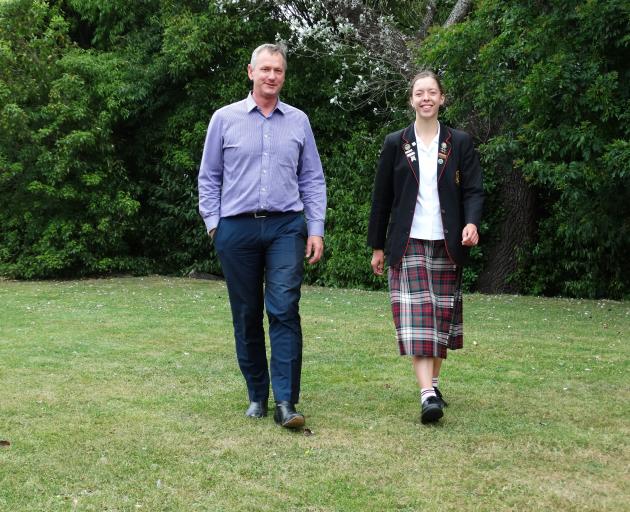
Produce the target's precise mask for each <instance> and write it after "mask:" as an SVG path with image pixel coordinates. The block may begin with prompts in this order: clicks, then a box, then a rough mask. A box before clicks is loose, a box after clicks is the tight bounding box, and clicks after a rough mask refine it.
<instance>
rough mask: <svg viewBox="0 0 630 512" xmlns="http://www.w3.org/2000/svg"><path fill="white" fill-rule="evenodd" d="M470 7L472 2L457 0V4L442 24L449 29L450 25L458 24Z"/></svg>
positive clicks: (470, 0) (469, 0)
mask: <svg viewBox="0 0 630 512" xmlns="http://www.w3.org/2000/svg"><path fill="white" fill-rule="evenodd" d="M471 5H472V0H457V3H456V4H455V6H454V7H453V10H452V11H451V14H449V16H448V19H447V20H446V22H445V23H444V26H445V27H450V26H451V25H455V23H459V22H460V21H461V20H462V19H463V18H464V16H466V14H468V11H469V10H470V7H471Z"/></svg>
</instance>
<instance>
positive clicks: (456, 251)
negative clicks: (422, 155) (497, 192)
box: [368, 123, 484, 266]
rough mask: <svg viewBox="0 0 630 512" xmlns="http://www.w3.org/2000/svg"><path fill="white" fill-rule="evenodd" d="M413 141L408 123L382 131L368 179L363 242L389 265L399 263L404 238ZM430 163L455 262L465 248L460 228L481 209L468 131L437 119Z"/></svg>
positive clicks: (414, 185) (410, 209) (475, 220)
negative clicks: (371, 185) (369, 196)
mask: <svg viewBox="0 0 630 512" xmlns="http://www.w3.org/2000/svg"><path fill="white" fill-rule="evenodd" d="M415 142H416V135H415V130H414V125H413V124H411V125H410V126H408V127H407V128H404V129H403V130H399V131H397V132H393V133H390V134H389V135H387V136H386V137H385V142H384V144H383V148H382V149H381V155H380V158H379V162H378V169H377V171H376V178H375V180H374V191H373V194H372V211H371V213H370V222H369V226H368V246H370V247H371V248H372V249H384V251H385V255H386V258H387V264H388V265H389V266H395V265H398V264H399V263H400V261H401V260H402V257H403V256H404V254H405V251H406V249H407V245H408V243H409V233H410V232H411V223H412V222H413V214H414V211H415V208H416V199H417V196H418V188H419V184H420V183H419V176H420V172H419V168H418V160H417V157H416V152H415V145H414V143H415ZM411 149H413V151H411ZM436 167H437V174H438V195H439V198H440V211H441V212H442V225H443V228H444V240H445V241H446V249H447V252H448V255H449V258H450V260H451V261H452V262H453V263H454V264H456V265H460V266H461V265H464V264H465V263H466V261H467V259H468V256H469V253H470V248H469V247H464V246H463V245H462V230H463V229H464V226H465V225H466V224H475V225H476V226H477V229H479V223H480V221H481V212H482V209H483V196H484V194H483V182H482V173H481V166H480V165H479V157H478V155H477V153H476V151H475V149H474V147H473V141H472V137H471V136H470V135H469V134H468V133H466V132H463V131H460V130H455V129H453V128H449V127H448V126H446V125H444V124H442V123H440V140H439V143H438V161H437V163H436Z"/></svg>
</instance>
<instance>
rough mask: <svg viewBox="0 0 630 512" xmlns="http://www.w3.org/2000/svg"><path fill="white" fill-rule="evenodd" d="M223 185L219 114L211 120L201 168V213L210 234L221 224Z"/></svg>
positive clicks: (221, 139)
mask: <svg viewBox="0 0 630 512" xmlns="http://www.w3.org/2000/svg"><path fill="white" fill-rule="evenodd" d="M222 183H223V123H222V121H221V117H220V115H218V113H217V112H215V114H214V115H213V116H212V119H210V125H209V126H208V132H207V134H206V141H205V143H204V147H203V155H202V157H201V165H200V166H199V177H198V187H199V213H200V214H201V217H202V218H203V221H204V223H205V225H206V231H207V232H210V231H211V230H212V229H214V228H216V227H217V225H218V224H219V217H220V213H221V185H222Z"/></svg>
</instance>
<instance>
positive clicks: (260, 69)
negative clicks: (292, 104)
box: [247, 50, 284, 99]
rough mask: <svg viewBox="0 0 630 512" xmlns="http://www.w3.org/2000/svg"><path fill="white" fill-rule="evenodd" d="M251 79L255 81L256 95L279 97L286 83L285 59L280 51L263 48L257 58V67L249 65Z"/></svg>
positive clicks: (265, 97) (259, 96) (258, 96)
mask: <svg viewBox="0 0 630 512" xmlns="http://www.w3.org/2000/svg"><path fill="white" fill-rule="evenodd" d="M247 74H248V75H249V79H250V80H252V81H253V82H254V96H255V97H257V98H261V99H263V98H264V99H273V98H278V95H279V94H280V89H282V85H283V84H284V59H283V58H282V55H281V54H280V53H270V52H268V51H267V50H263V51H262V52H260V53H259V54H258V57H257V58H256V67H255V68H253V67H252V65H251V64H248V65H247Z"/></svg>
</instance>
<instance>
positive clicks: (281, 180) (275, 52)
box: [199, 44, 326, 428]
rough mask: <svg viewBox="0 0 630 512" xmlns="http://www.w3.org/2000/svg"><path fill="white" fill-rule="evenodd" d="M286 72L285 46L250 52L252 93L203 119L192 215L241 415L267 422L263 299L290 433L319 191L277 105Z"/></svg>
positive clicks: (300, 140) (322, 196)
mask: <svg viewBox="0 0 630 512" xmlns="http://www.w3.org/2000/svg"><path fill="white" fill-rule="evenodd" d="M285 72H286V54H285V50H284V47H282V46H278V45H272V44H263V45H261V46H259V47H258V48H256V49H255V50H254V52H253V53H252V58H251V62H250V64H249V65H248V66H247V73H248V75H249V78H250V80H252V82H253V88H252V92H251V93H250V94H249V95H248V97H247V98H246V99H244V100H242V101H239V102H237V103H233V104H231V105H227V106H225V107H223V108H221V109H219V110H217V111H216V112H215V113H214V115H213V116H212V119H211V120H210V125H209V127H208V133H207V135H206V141H205V146H204V150H203V157H202V159H201V167H200V170H199V212H200V213H201V216H202V217H203V220H204V222H205V225H206V230H207V231H208V234H209V235H210V237H211V238H212V239H213V241H214V246H215V249H216V251H217V254H218V256H219V260H220V262H221V267H222V269H223V273H224V275H225V278H226V282H227V287H228V293H229V296H230V305H231V308H232V320H233V324H234V338H235V340H236V355H237V359H238V363H239V366H240V369H241V372H242V373H243V376H244V377H245V382H246V383H247V391H248V394H249V402H250V403H249V407H248V409H247V411H246V412H245V414H246V415H247V416H249V417H252V418H262V417H264V416H266V415H267V402H268V398H269V380H270V379H269V369H268V366H267V356H266V352H265V333H264V330H263V300H264V307H266V309H267V316H268V318H269V338H270V342H271V361H270V371H271V386H272V390H273V395H274V398H275V403H276V406H275V412H274V420H275V421H276V423H278V424H280V425H282V426H283V427H287V428H297V427H301V426H303V425H304V416H303V415H302V414H300V413H299V412H297V411H296V410H295V405H296V404H297V403H298V401H299V394H300V376H301V367H302V330H301V326H300V315H299V311H298V307H299V300H300V287H301V284H302V277H303V273H304V262H303V259H304V256H305V255H306V257H307V258H309V259H308V262H309V263H310V264H314V263H316V262H317V261H319V259H320V258H321V257H322V253H323V251H324V241H323V235H324V216H325V212H326V184H325V181H324V173H323V170H322V165H321V162H320V159H319V154H318V153H317V147H316V145H315V140H314V137H313V132H312V130H311V126H310V124H309V121H308V118H307V116H306V114H304V113H303V112H302V111H300V110H298V109H296V108H294V107H291V106H289V105H287V104H286V103H283V102H281V101H280V100H279V94H280V90H281V89H282V85H283V84H284V79H285ZM304 216H306V221H305V219H304Z"/></svg>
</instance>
